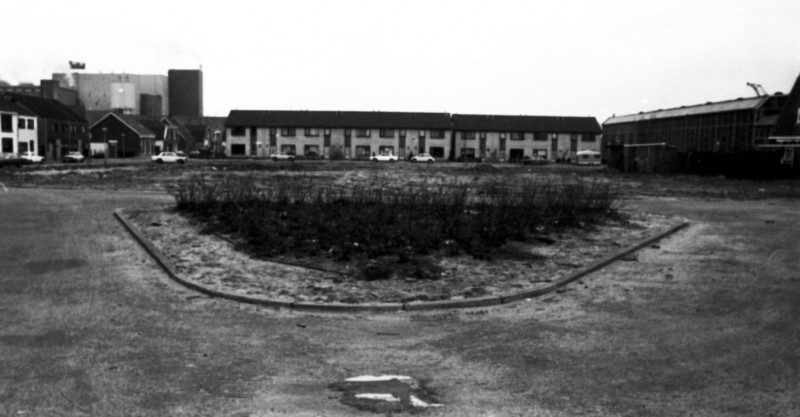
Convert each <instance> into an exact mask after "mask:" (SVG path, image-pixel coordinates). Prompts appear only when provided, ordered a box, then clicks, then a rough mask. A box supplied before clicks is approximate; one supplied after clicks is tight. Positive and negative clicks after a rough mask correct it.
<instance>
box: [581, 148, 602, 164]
mask: <svg viewBox="0 0 800 417" xmlns="http://www.w3.org/2000/svg"><path fill="white" fill-rule="evenodd" d="M575 156H576V157H577V160H576V162H577V163H578V165H602V164H603V155H602V154H601V153H600V152H596V151H590V150H585V151H580V152H578V153H576V154H575Z"/></svg>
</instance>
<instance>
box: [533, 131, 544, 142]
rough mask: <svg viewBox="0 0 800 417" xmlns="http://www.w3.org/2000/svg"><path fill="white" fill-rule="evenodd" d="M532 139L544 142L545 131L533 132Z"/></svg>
mask: <svg viewBox="0 0 800 417" xmlns="http://www.w3.org/2000/svg"><path fill="white" fill-rule="evenodd" d="M533 140H535V141H538V142H546V141H547V133H542V132H536V133H534V134H533Z"/></svg>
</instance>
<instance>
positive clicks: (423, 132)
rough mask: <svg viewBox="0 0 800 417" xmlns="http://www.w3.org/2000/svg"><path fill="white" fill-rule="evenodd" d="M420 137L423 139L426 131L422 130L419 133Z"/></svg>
mask: <svg viewBox="0 0 800 417" xmlns="http://www.w3.org/2000/svg"><path fill="white" fill-rule="evenodd" d="M419 137H421V138H424V137H425V131H424V130H420V131H419Z"/></svg>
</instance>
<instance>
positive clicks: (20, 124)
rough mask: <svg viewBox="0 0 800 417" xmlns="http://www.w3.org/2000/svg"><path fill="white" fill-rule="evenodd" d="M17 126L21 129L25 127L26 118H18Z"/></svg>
mask: <svg viewBox="0 0 800 417" xmlns="http://www.w3.org/2000/svg"><path fill="white" fill-rule="evenodd" d="M17 127H18V128H20V129H25V119H23V118H21V117H20V118H19V120H17Z"/></svg>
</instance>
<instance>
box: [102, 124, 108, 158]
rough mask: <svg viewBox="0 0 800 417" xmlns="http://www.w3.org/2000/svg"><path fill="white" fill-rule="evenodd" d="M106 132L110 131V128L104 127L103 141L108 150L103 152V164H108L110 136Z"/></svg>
mask: <svg viewBox="0 0 800 417" xmlns="http://www.w3.org/2000/svg"><path fill="white" fill-rule="evenodd" d="M106 132H108V128H107V127H103V142H105V144H106V151H105V152H103V165H108V137H107V136H106Z"/></svg>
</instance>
